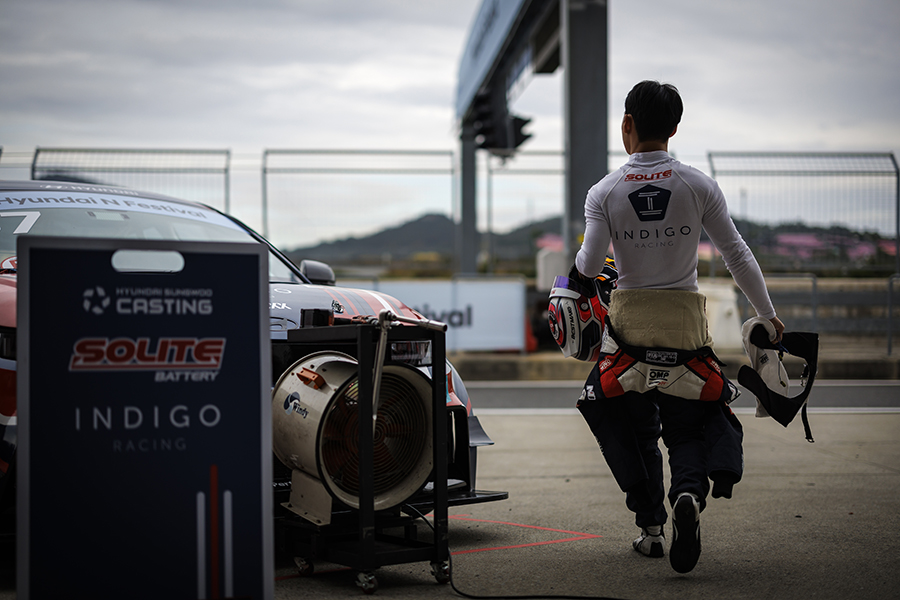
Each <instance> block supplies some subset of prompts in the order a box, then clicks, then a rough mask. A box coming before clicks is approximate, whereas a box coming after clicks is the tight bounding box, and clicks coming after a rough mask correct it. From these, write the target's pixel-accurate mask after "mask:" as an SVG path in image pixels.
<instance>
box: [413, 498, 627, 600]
mask: <svg viewBox="0 0 900 600" xmlns="http://www.w3.org/2000/svg"><path fill="white" fill-rule="evenodd" d="M403 508H404V510H406V511H408V512H410V513H413V514H415V515H416V516H417V517H418V518H419V519H422V521H423V522H424V523H425V524H426V525H427V526H428V528H429V529H431V531H432V532H434V525H432V524H431V522H430V521H429V520H428V518H427V517H426V516H425V515H423V514H422V513H421V512H420V511H419V510H418V509H416V508H415V507H414V506H410V505H409V504H404V505H403ZM447 563H448V565H449V567H450V587H451V588H453V591H454V592H456V593H457V594H459V595H460V596H462V597H464V598H473V599H475V600H623V599H621V598H610V597H608V596H570V595H565V594H562V595H560V594H550V595H547V594H538V595H532V594H526V595H513V596H485V595H480V594H469V593H467V592H463V591H462V590H460V589H459V588H458V587H456V583H454V581H453V553H452V552H449V553H448V555H447Z"/></svg>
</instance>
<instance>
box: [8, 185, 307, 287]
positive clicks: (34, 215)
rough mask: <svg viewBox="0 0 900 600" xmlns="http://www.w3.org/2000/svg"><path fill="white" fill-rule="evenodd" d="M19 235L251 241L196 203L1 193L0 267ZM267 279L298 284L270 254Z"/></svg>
mask: <svg viewBox="0 0 900 600" xmlns="http://www.w3.org/2000/svg"><path fill="white" fill-rule="evenodd" d="M20 235H45V236H61V237H78V238H112V239H130V240H171V241H191V242H253V243H256V242H257V240H256V239H255V238H254V237H253V236H252V235H251V234H250V232H249V231H247V230H246V229H244V228H243V227H241V226H240V225H239V224H237V223H235V222H234V221H232V220H231V219H229V218H228V217H226V216H224V215H222V214H221V213H218V212H216V211H213V210H210V209H208V208H205V207H203V206H197V205H195V204H181V203H178V202H169V201H166V200H162V199H158V198H153V199H148V198H141V197H128V196H120V195H118V194H96V193H72V192H68V191H58V190H41V191H40V192H36V191H33V190H30V191H21V192H10V191H6V192H4V193H3V195H2V196H0V261H2V262H0V268H14V267H11V264H12V263H10V260H11V259H13V258H14V257H15V256H16V238H18V236H20ZM269 279H270V280H271V281H283V282H298V281H300V279H299V278H298V277H297V276H296V275H295V274H294V272H293V270H292V269H291V268H290V267H288V266H287V265H286V264H285V263H284V262H283V260H282V259H281V258H280V257H279V256H277V255H276V254H274V253H273V252H271V251H270V252H269Z"/></svg>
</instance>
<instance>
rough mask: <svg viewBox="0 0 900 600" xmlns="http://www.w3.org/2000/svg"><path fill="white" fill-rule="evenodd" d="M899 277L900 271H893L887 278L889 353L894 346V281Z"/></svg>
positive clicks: (889, 353)
mask: <svg viewBox="0 0 900 600" xmlns="http://www.w3.org/2000/svg"><path fill="white" fill-rule="evenodd" d="M898 279H900V273H894V274H893V275H891V276H890V277H889V278H888V332H887V339H888V342H887V353H888V356H890V355H891V352H892V351H893V349H894V348H893V346H894V282H895V281H897V280H898Z"/></svg>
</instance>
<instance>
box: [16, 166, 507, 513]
mask: <svg viewBox="0 0 900 600" xmlns="http://www.w3.org/2000/svg"><path fill="white" fill-rule="evenodd" d="M22 235H43V236H64V237H79V238H105V239H109V238H113V239H153V240H172V241H192V242H247V243H260V244H264V245H265V246H266V247H267V248H268V249H269V281H270V284H269V294H270V296H269V298H270V299H269V311H270V317H271V337H272V341H273V378H272V381H273V382H274V381H277V379H278V377H279V376H280V375H281V373H282V372H284V371H285V370H286V369H287V368H288V367H289V366H290V362H293V360H292V358H293V357H291V356H287V355H286V354H285V352H284V351H281V352H279V351H276V346H278V345H279V343H280V341H281V340H283V339H284V338H286V337H287V335H286V332H287V331H288V330H291V329H297V328H299V327H301V326H318V325H326V326H327V325H329V324H332V323H335V322H340V321H341V320H346V319H353V318H354V317H364V316H374V315H378V313H379V312H380V311H381V310H383V309H389V310H390V311H391V312H393V313H394V314H397V315H402V316H405V317H410V318H416V319H421V318H423V317H422V316H421V315H419V314H418V313H417V312H415V311H414V310H412V309H411V308H409V307H408V306H406V305H405V304H403V303H402V302H400V301H399V300H397V299H396V298H392V297H391V296H388V295H386V294H382V293H379V292H373V291H367V290H354V289H347V288H342V287H337V286H335V285H334V275H333V272H332V271H331V269H330V268H329V267H328V266H327V265H325V264H323V263H318V262H315V261H308V263H307V261H304V262H305V263H306V264H304V263H301V266H300V267H299V268H298V267H297V266H296V265H294V264H293V263H292V262H291V261H290V260H289V259H288V258H287V257H286V256H285V255H284V254H282V253H281V252H280V251H279V250H278V249H276V248H275V247H273V246H272V245H271V244H269V242H268V241H266V240H265V239H264V238H262V237H261V236H260V235H259V234H257V233H256V232H254V231H253V230H251V229H250V228H248V227H246V226H245V225H244V224H242V223H240V222H239V221H237V220H236V219H234V218H232V217H230V216H228V215H225V214H223V213H221V212H219V211H217V210H215V209H213V208H210V207H208V206H205V205H202V204H198V203H194V202H187V201H183V200H178V199H174V198H170V197H167V196H161V195H157V194H151V193H143V192H136V191H133V190H129V189H123V188H114V187H105V186H96V185H88V184H81V183H64V182H49V181H0V509H2V507H3V505H9V503H11V502H13V501H14V497H15V493H14V477H13V476H12V475H13V473H14V467H15V456H16V431H17V414H16V283H17V278H16V272H17V268H18V263H17V257H16V239H17V238H18V237H19V236H22ZM235 285H241V282H240V279H239V277H236V278H235ZM89 300H90V301H96V300H95V299H87V298H86V299H85V301H89ZM104 300H108V298H104ZM122 302H123V304H122V306H119V307H117V309H118V310H126V311H127V310H132V311H153V310H169V309H171V308H172V307H164V306H161V305H160V306H156V305H154V304H153V301H152V299H151V300H147V299H143V300H142V301H138V299H134V300H130V299H124V300H122ZM304 315H307V317H306V318H307V319H309V318H310V317H309V316H308V315H313V316H314V317H316V319H317V322H306V323H304V322H303V319H304ZM323 315H326V316H327V319H325V322H322V320H321V319H322V316H323ZM194 341H195V342H196V343H198V344H200V343H201V342H200V341H197V340H194ZM108 342H109V341H108V340H90V339H88V340H80V341H79V344H80V346H78V347H77V348H76V349H75V350H76V351H75V352H74V353H73V358H72V361H73V362H72V365H71V366H72V368H78V369H91V368H101V367H102V368H115V366H116V365H115V364H114V363H115V362H116V361H117V360H120V359H124V357H128V360H129V361H131V362H134V361H136V360H138V358H140V359H141V360H143V361H144V362H145V363H147V364H146V367H147V368H153V365H152V364H151V363H152V359H153V356H152V352H151V350H150V349H152V348H157V353H158V344H160V343H162V342H161V341H160V340H154V341H152V342H151V341H149V340H146V341H145V342H146V343H144V345H143V346H141V343H142V342H141V340H130V346H128V347H127V348H126V345H127V344H126V342H125V341H121V340H116V343H118V344H119V345H118V346H116V347H115V348H109V347H108V346H109V345H110V344H111V342H110V343H108ZM179 343H180V342H179ZM203 344H204V345H203V346H202V348H201V350H202V352H201V353H200V355H201V356H205V357H207V358H209V360H213V361H214V360H215V355H216V346H215V343H214V341H213V342H209V341H208V340H207V341H205V342H203ZM198 347H199V346H198ZM142 348H143V350H141V349H142ZM139 352H142V353H141V354H139ZM110 353H111V354H110ZM129 353H130V354H129ZM409 354H410V356H411V357H412V358H411V359H410V360H409V362H411V363H413V364H415V354H416V352H415V351H413V352H410V353H409ZM132 355H133V356H132ZM192 356H196V352H192ZM110 357H112V358H111V359H110ZM289 361H290V362H289ZM131 366H133V365H131ZM420 368H421V369H422V370H423V371H425V372H426V373H427V374H428V376H429V377H430V376H431V369H430V367H420ZM443 375H444V376H445V377H446V378H447V383H448V386H447V389H448V408H450V409H451V415H452V416H453V418H452V421H453V423H454V426H455V427H458V428H462V429H465V430H466V431H459V432H458V434H460V438H462V439H468V440H469V444H468V446H469V449H468V451H467V452H465V453H464V454H469V455H470V456H469V457H468V458H466V459H463V460H462V462H465V463H467V464H466V465H465V468H463V469H462V471H461V472H462V473H468V476H467V478H468V479H470V481H469V484H470V485H469V486H468V492H474V487H473V486H474V464H475V460H474V452H475V447H476V446H478V445H485V444H489V443H491V442H490V439H489V438H487V436H486V435H485V434H484V432H483V430H482V429H481V427H480V425H479V424H478V421H477V419H476V418H475V417H474V415H473V414H472V406H471V402H470V401H469V398H468V394H467V392H466V388H465V385H464V384H463V382H462V380H461V379H460V377H459V375H458V374H457V372H456V371H455V369H454V368H453V367H452V365H450V363H449V362H448V363H447V365H446V369H445V372H444V374H443ZM460 456H462V455H458V456H457V457H456V460H460ZM470 465H471V472H469V467H470ZM276 467H277V465H276ZM452 472H453V470H452V469H451V473H452ZM460 477H463V476H460ZM277 479H278V469H277V468H276V482H275V488H276V492H277V491H279V490H281V491H283V490H284V489H285V487H286V486H285V484H284V482H282V483H281V485H280V486H279V483H278V481H277ZM289 479H290V477H289V475H288V481H289ZM287 485H288V487H289V483H288V484H287ZM472 501H474V500H472ZM477 501H484V500H483V499H482V500H477ZM459 503H465V501H464V500H463V501H460V502H459Z"/></svg>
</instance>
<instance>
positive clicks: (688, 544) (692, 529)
mask: <svg viewBox="0 0 900 600" xmlns="http://www.w3.org/2000/svg"><path fill="white" fill-rule="evenodd" d="M699 559H700V502H698V501H697V498H695V497H694V495H693V494H689V493H687V492H684V493H683V494H681V495H680V496H678V499H677V500H675V506H674V508H673V510H672V547H671V548H670V549H669V562H670V563H672V568H673V569H675V570H676V571H678V572H679V573H687V572H688V571H690V570H691V569H693V568H694V567H695V566H696V565H697V561H698V560H699Z"/></svg>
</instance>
